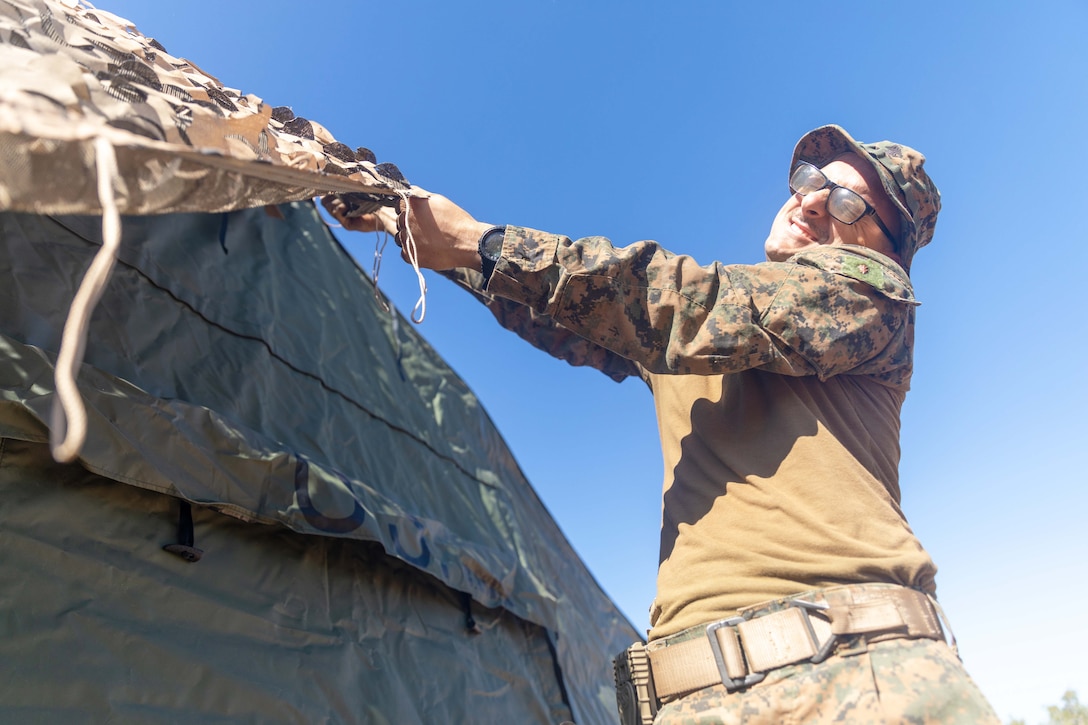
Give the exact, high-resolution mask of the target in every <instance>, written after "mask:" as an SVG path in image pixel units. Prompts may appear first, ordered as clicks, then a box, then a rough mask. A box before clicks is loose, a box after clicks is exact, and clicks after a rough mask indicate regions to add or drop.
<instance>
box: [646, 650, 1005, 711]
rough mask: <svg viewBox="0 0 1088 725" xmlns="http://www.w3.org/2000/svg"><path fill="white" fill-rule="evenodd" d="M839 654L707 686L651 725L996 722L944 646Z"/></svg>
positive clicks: (671, 705) (673, 704)
mask: <svg viewBox="0 0 1088 725" xmlns="http://www.w3.org/2000/svg"><path fill="white" fill-rule="evenodd" d="M839 652H840V653H839V654H835V655H833V656H831V657H829V658H828V659H827V660H825V661H824V662H822V663H820V664H818V665H813V664H810V663H807V662H806V663H802V664H797V665H791V666H788V667H783V668H780V669H778V670H774V671H773V672H770V673H768V675H767V678H766V679H765V680H764V681H763V682H761V683H759V684H757V685H754V686H752V687H750V688H748V689H747V690H741V691H738V692H735V693H732V694H730V693H728V692H726V690H725V687H724V686H723V685H716V686H714V687H708V688H705V689H703V690H699V691H698V692H695V693H692V694H691V695H688V696H687V697H684V698H681V699H679V700H676V701H674V702H670V703H668V704H667V705H665V706H664V707H662V708H661V710H660V711H659V712H658V714H657V717H656V718H655V719H654V725H733V724H738V725H739V724H740V723H744V724H745V725H781V724H782V723H806V724H809V723H815V724H819V723H851V724H852V725H878V724H879V725H893V724H896V725H898V724H899V723H914V724H915V725H989V724H990V723H993V724H995V725H997V724H999V723H1000V722H1001V721H1000V719H998V717H997V715H996V713H995V712H994V711H993V708H992V707H991V706H990V704H989V703H988V702H987V701H986V698H985V697H984V696H983V695H982V693H981V691H979V689H978V686H977V685H976V684H975V683H974V681H973V680H972V679H971V677H970V676H969V675H968V674H967V672H966V670H964V668H963V665H962V664H961V663H960V661H959V660H958V659H957V658H956V656H955V655H954V654H953V653H952V650H951V649H950V648H949V647H948V645H947V644H945V643H944V642H935V641H933V640H924V639H923V640H907V639H896V640H889V641H887V642H879V643H876V644H869V645H866V644H865V643H864V641H863V639H862V638H860V637H857V638H854V639H853V640H851V641H848V642H847V643H846V644H845V645H843V646H841V647H840V650H839Z"/></svg>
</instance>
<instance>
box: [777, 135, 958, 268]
mask: <svg viewBox="0 0 1088 725" xmlns="http://www.w3.org/2000/svg"><path fill="white" fill-rule="evenodd" d="M846 152H852V153H855V154H857V155H858V156H860V157H861V158H863V159H865V161H867V162H869V164H871V165H872V167H873V168H874V169H876V172H877V173H878V174H879V175H880V180H881V182H883V184H884V190H885V192H886V193H887V195H888V198H890V199H891V200H892V203H893V204H895V206H896V208H898V209H899V215H900V217H901V219H902V232H901V233H900V239H899V240H897V244H896V247H897V252H898V253H899V256H900V258H901V259H902V260H903V265H904V266H905V267H906V268H907V269H908V270H909V269H910V264H911V261H912V260H913V259H914V254H915V252H917V251H918V250H919V249H921V248H922V247H924V246H926V245H927V244H929V243H930V241H932V239H933V230H934V227H935V226H936V224H937V213H938V212H940V210H941V192H940V191H939V190H938V189H937V185H936V184H934V183H933V180H932V179H930V178H929V175H928V174H927V173H926V172H925V170H924V169H923V168H922V166H923V165H924V164H925V162H926V157H925V156H923V155H922V154H921V153H919V152H918V151H915V150H914V149H912V148H910V147H909V146H903V145H902V144H897V143H893V142H891V141H878V142H876V143H859V142H858V141H855V140H854V139H853V138H852V137H851V136H850V134H848V133H847V132H846V131H845V130H844V129H843V128H841V127H839V126H835V125H828V126H821V127H820V128H817V129H815V130H813V131H810V132H808V133H807V134H805V135H804V136H803V137H802V138H801V140H800V141H798V142H797V147H796V148H795V149H794V151H793V160H792V161H791V162H790V172H791V173H792V171H793V168H794V166H796V165H797V162H798V161H807V162H809V163H811V164H814V165H816V166H823V165H824V164H827V163H829V162H830V161H832V160H833V159H834V158H835V157H836V156H839V155H840V154H843V153H846Z"/></svg>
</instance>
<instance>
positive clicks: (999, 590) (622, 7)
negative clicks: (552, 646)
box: [98, 0, 1088, 723]
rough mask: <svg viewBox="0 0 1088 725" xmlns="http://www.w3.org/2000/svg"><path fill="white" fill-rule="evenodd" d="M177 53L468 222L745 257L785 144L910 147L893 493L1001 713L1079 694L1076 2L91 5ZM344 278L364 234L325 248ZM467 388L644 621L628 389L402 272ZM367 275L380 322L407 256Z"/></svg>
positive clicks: (1080, 335) (1085, 69)
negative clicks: (919, 179)
mask: <svg viewBox="0 0 1088 725" xmlns="http://www.w3.org/2000/svg"><path fill="white" fill-rule="evenodd" d="M98 5H99V7H101V8H102V9H105V10H110V11H112V12H114V13H116V14H118V15H121V16H123V17H126V18H128V19H130V20H132V21H133V22H135V23H136V25H137V27H138V28H139V29H140V30H141V32H143V33H144V34H145V35H148V36H152V37H155V38H157V39H159V40H160V42H162V43H163V44H164V45H165V46H166V48H167V49H168V50H169V51H170V52H171V53H172V54H174V55H178V56H183V57H187V58H189V59H191V60H192V61H194V62H195V63H196V64H198V65H199V66H201V67H202V68H203V69H204V70H205V71H207V72H209V73H210V74H212V75H214V76H216V77H218V78H219V79H220V80H221V81H222V82H223V83H224V84H226V85H227V86H230V87H232V88H236V89H239V90H242V91H243V92H247V93H253V94H256V95H258V96H260V97H261V98H263V99H264V100H265V101H267V102H269V103H271V104H273V105H289V106H292V107H293V108H294V110H295V112H296V113H297V114H299V115H303V116H306V117H308V118H311V119H313V120H316V121H318V122H320V123H322V124H323V125H325V126H326V127H327V128H329V129H330V130H331V131H332V133H333V134H334V135H335V136H336V137H337V138H338V139H339V140H340V141H343V142H345V143H347V144H348V145H350V146H353V147H354V146H367V147H368V148H371V149H373V150H374V151H375V153H376V154H377V156H378V159H379V161H391V162H393V163H396V164H397V165H398V166H399V167H400V169H401V170H402V171H403V172H404V174H405V175H406V176H407V177H408V179H409V180H410V181H412V182H413V183H415V184H418V185H420V186H422V187H424V188H426V189H429V190H431V191H436V192H441V193H444V194H446V195H447V196H450V197H451V198H453V199H455V200H456V201H458V202H459V203H461V204H462V205H463V206H465V207H466V208H467V209H469V210H470V211H472V212H473V213H474V214H475V215H476V216H477V217H478V218H480V219H482V220H485V221H493V222H496V223H502V222H510V223H516V224H520V225H524V226H532V227H536V228H540V229H546V230H548V231H553V232H561V233H564V234H567V235H570V236H575V237H576V236H584V235H588V234H603V235H605V236H608V237H610V238H611V239H613V240H614V241H615V242H616V243H617V244H626V243H629V242H633V241H636V240H639V239H646V238H650V239H657V240H659V241H661V242H662V243H663V244H664V245H665V246H666V247H667V248H669V249H671V250H672V251H675V252H678V253H687V254H691V255H693V256H694V257H695V258H696V259H698V260H700V261H702V262H704V263H706V262H710V261H712V260H715V259H718V260H722V261H726V262H758V261H761V259H762V242H763V239H764V237H765V236H766V232H767V229H768V227H769V224H770V221H771V217H772V215H773V214H774V212H775V211H776V210H777V209H778V208H779V206H780V205H781V203H782V202H783V200H784V198H785V195H786V193H787V186H786V175H787V166H788V162H789V158H790V153H791V151H792V148H793V144H794V143H795V142H796V140H797V139H798V138H799V137H800V136H801V135H802V134H803V133H804V132H805V131H807V130H809V129H810V128H813V127H815V126H818V125H822V124H824V123H830V122H834V123H839V124H841V125H843V126H845V127H846V128H847V129H848V130H849V131H851V133H853V135H854V136H855V137H857V138H859V139H862V140H880V139H885V138H889V139H893V140H897V141H900V142H903V143H906V144H908V145H911V146H914V147H915V148H918V149H920V150H922V151H923V152H924V153H925V154H926V155H927V156H928V157H929V162H928V164H927V169H928V170H929V171H930V173H931V175H932V176H933V178H934V179H935V180H936V182H937V183H938V185H939V186H940V187H941V190H942V192H943V196H944V211H943V212H942V214H941V217H940V220H939V223H938V225H937V234H936V238H935V241H934V243H933V245H931V246H930V247H928V248H926V249H924V250H922V252H921V253H920V254H919V255H918V257H917V258H916V262H915V265H914V274H913V279H914V282H915V289H916V293H917V295H918V297H919V298H920V299H921V300H922V302H923V306H922V307H921V308H920V310H919V315H918V334H917V347H916V357H915V370H916V372H915V377H914V389H913V391H912V392H911V394H910V395H909V396H908V398H907V404H906V407H905V410H904V416H903V436H902V437H903V461H902V488H903V505H904V508H905V510H906V513H907V516H908V517H909V519H910V521H911V523H912V525H913V527H914V529H915V531H916V533H917V534H918V535H919V537H920V538H921V539H922V541H923V543H924V544H925V545H926V547H927V548H928V549H929V551H930V552H931V553H932V555H933V556H934V558H935V559H936V561H937V563H938V565H939V566H940V573H939V575H938V587H939V596H940V599H941V601H942V603H943V604H944V607H945V609H946V611H947V613H948V615H949V616H950V617H951V619H952V623H953V627H954V630H955V633H956V635H957V637H958V639H959V642H960V645H961V649H962V654H963V657H964V661H965V662H966V664H967V667H968V669H969V670H970V672H971V673H972V675H973V676H974V677H975V679H976V680H977V682H978V683H979V685H980V686H981V687H982V689H983V691H984V692H985V693H986V695H987V696H988V697H989V698H990V700H991V701H992V702H993V704H994V706H995V707H996V709H997V710H998V713H999V715H1000V716H1001V717H1002V719H1004V720H1007V719H1009V718H1011V717H1023V718H1026V719H1027V720H1028V722H1029V723H1036V722H1040V721H1044V720H1045V719H1046V713H1045V708H1044V706H1045V705H1048V704H1055V703H1057V702H1058V701H1059V699H1060V697H1061V695H1062V693H1063V691H1064V690H1065V689H1066V688H1075V689H1077V690H1078V691H1079V693H1080V695H1081V697H1082V699H1088V664H1086V662H1088V658H1086V657H1085V656H1084V652H1085V651H1088V616H1086V615H1088V535H1086V534H1085V528H1086V527H1088V523H1086V518H1085V516H1086V512H1088V472H1086V470H1085V455H1084V451H1085V448H1086V447H1088V440H1086V438H1088V425H1086V424H1085V419H1084V412H1085V409H1086V408H1088V384H1086V383H1085V380H1084V377H1085V371H1086V364H1088V342H1086V337H1088V323H1086V318H1088V303H1086V301H1085V300H1086V296H1085V289H1086V278H1088V264H1086V263H1088V252H1086V248H1088V223H1086V219H1085V217H1086V216H1088V204H1086V202H1085V191H1084V189H1085V184H1084V181H1085V178H1086V174H1085V171H1084V169H1085V168H1086V167H1085V164H1086V160H1085V153H1084V147H1085V140H1086V134H1088V51H1086V50H1085V41H1084V37H1085V35H1086V31H1088V4H1086V3H1085V2H1084V0H1038V1H1036V2H1032V3H1018V2H1011V1H1004V0H998V1H997V2H995V1H994V0H990V1H988V2H975V1H973V0H972V1H965V2H948V1H947V0H926V1H923V2H917V3H880V2H849V1H845V2H835V3H798V2H765V3H753V2H744V3H740V2H737V3H733V2H725V1H724V0H723V1H720V2H710V1H707V2H693V1H690V0H673V2H670V3H662V2H655V3H648V2H642V1H641V0H622V1H621V0H607V1H605V0H532V1H531V2H529V1H516V0H514V1H512V0H484V1H473V0H466V1H465V2H451V1H450V0H417V1H416V2H410V3H409V2H405V3H389V2H381V3H379V2H371V1H370V0H354V1H351V0H326V1H325V2H321V3H313V4H305V3H299V2H294V1H292V2H287V1H286V0H266V1H265V2H243V1H241V0H226V1H224V0H214V1H213V0H186V1H185V2H160V1H158V0H156V1H154V2H152V1H150V0H112V1H110V2H105V0H104V1H103V2H100V3H98ZM340 236H341V238H342V240H343V241H344V242H345V244H347V245H348V246H349V248H350V249H351V250H352V251H353V252H354V253H356V254H357V256H358V257H359V259H360V260H361V261H362V262H363V264H364V266H365V267H367V268H369V263H370V261H369V260H370V258H371V256H372V250H373V246H374V242H375V239H374V235H360V234H346V233H341V234H340ZM428 279H429V281H430V289H431V291H430V295H429V297H428V315H427V319H426V321H425V322H424V323H423V325H422V327H421V331H422V333H423V334H424V335H425V336H426V337H427V339H428V340H429V341H430V342H431V343H432V344H433V345H434V347H435V348H436V349H437V350H438V351H439V352H440V353H441V354H442V355H443V356H444V357H445V358H446V359H447V360H448V361H449V363H450V364H451V365H452V366H453V367H454V369H455V370H457V372H458V373H459V374H460V375H461V376H462V377H464V378H465V380H466V381H467V382H468V383H469V385H470V386H471V387H472V388H473V389H474V390H475V392H476V393H477V394H478V395H479V397H480V398H481V399H482V401H483V402H484V405H485V406H486V407H487V409H488V411H489V412H490V414H491V416H492V417H493V418H494V420H495V421H496V423H497V424H498V426H499V428H500V430H501V431H502V432H503V434H504V436H505V438H506V440H507V442H508V443H509V444H510V446H511V448H512V450H513V451H514V453H515V455H516V456H517V459H518V461H519V462H520V464H521V466H522V468H523V469H524V471H525V473H526V475H527V476H528V477H529V479H530V480H531V481H532V482H533V483H534V485H535V486H536V488H537V490H538V492H539V494H540V496H541V498H542V499H543V500H544V502H545V504H546V505H547V506H548V508H549V509H550V511H551V512H552V514H553V515H554V516H555V518H556V520H557V521H558V523H559V525H560V526H561V527H562V528H563V530H564V531H565V532H566V534H567V535H568V537H569V538H570V540H571V542H572V543H573V545H574V546H575V548H576V549H577V550H578V551H579V552H580V554H581V555H582V557H583V558H584V560H585V561H586V563H587V564H588V566H589V567H590V569H591V570H592V572H593V573H594V575H595V576H596V577H597V579H598V581H599V582H600V583H601V585H602V586H603V587H604V589H605V590H606V591H607V592H608V593H609V594H610V595H611V596H612V598H613V599H614V600H615V601H616V603H617V604H618V605H619V606H620V608H621V609H622V610H623V611H624V612H625V613H626V614H627V615H628V617H629V618H630V619H631V621H632V622H633V623H634V624H635V626H636V627H638V628H640V629H645V628H646V627H647V626H648V621H647V614H646V612H647V607H648V605H649V603H650V600H651V599H652V597H653V593H654V586H653V582H654V575H655V570H656V564H657V551H656V546H657V541H658V535H657V531H658V524H659V515H660V508H659V507H660V501H659V497H660V481H661V476H662V470H661V468H662V464H661V459H660V455H659V452H658V447H657V434H656V426H655V423H654V419H653V410H652V403H651V400H650V397H649V394H648V393H647V391H646V389H645V387H644V386H643V385H642V384H641V383H640V382H638V381H629V382H627V383H624V384H622V385H617V384H615V383H613V382H611V381H610V380H608V379H607V378H605V377H604V376H603V375H600V374H599V373H595V372H593V371H589V370H583V369H573V368H569V367H567V366H565V365H564V364H562V363H559V362H556V361H553V360H551V359H550V358H548V357H547V356H545V355H543V354H541V353H538V352H536V351H535V350H533V349H531V348H529V346H528V345H526V344H524V343H522V342H520V341H519V340H518V339H517V338H515V337H514V336H513V335H510V334H508V333H505V332H503V331H501V330H500V329H499V328H498V327H497V326H496V325H495V324H494V323H493V321H492V320H491V317H490V315H489V314H487V313H486V312H485V311H484V310H483V309H482V308H480V307H478V306H477V305H476V303H474V302H473V301H471V300H470V299H469V298H468V296H467V295H465V294H463V293H461V292H458V291H456V290H454V289H452V288H451V286H450V285H448V284H446V283H445V282H444V280H442V279H441V278H439V277H437V276H436V275H430V276H429V277H428ZM381 283H382V286H383V288H384V289H385V291H386V292H387V293H388V294H389V295H391V297H392V298H393V300H394V301H395V302H396V304H397V306H398V307H399V308H400V309H401V310H404V311H405V312H407V311H408V310H410V309H411V307H412V305H413V304H414V302H415V296H416V290H415V286H414V285H415V279H414V276H413V275H412V273H411V270H410V269H409V268H407V267H405V266H403V265H401V264H400V263H399V261H398V260H397V259H396V256H395V255H393V254H390V255H388V257H387V260H386V264H385V266H384V268H383V271H382V276H381Z"/></svg>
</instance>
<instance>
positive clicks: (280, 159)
mask: <svg viewBox="0 0 1088 725" xmlns="http://www.w3.org/2000/svg"><path fill="white" fill-rule="evenodd" d="M97 137H104V138H105V139H107V140H108V141H109V142H110V143H111V145H112V146H113V148H114V152H115V153H116V155H117V159H118V166H119V171H120V174H119V175H120V177H121V178H119V179H115V180H114V182H113V186H114V187H115V193H116V194H117V196H118V205H119V206H120V211H121V212H122V213H128V214H149V213H164V212H179V211H202V212H219V211H230V210H236V209H241V208H247V207H255V206H264V205H269V204H280V203H285V202H289V201H301V200H303V199H309V198H313V197H314V196H318V195H321V194H324V193H326V192H329V191H339V192H345V193H346V200H347V201H348V202H349V206H350V207H351V208H352V209H353V210H355V209H356V207H358V206H359V205H361V204H369V205H370V207H371V208H377V205H379V204H382V203H386V204H393V203H395V202H396V201H397V200H398V199H399V197H398V196H397V195H396V193H395V191H396V190H400V189H407V188H408V185H407V183H406V182H405V180H404V179H403V177H402V176H401V174H400V172H399V171H398V170H397V169H396V167H395V166H393V165H392V164H377V163H375V162H376V159H375V156H374V154H373V153H372V152H371V151H369V150H368V149H365V148H361V147H360V148H356V149H354V150H353V149H352V148H350V147H348V146H347V145H345V144H343V143H341V142H339V141H337V140H336V139H335V138H334V137H333V136H332V134H331V133H330V132H329V131H328V130H327V129H326V128H324V127H323V126H321V124H319V123H317V122H315V121H312V120H309V119H306V118H302V117H300V116H296V115H295V114H294V112H293V111H292V110H291V109H290V108H288V107H286V106H278V107H275V108H274V107H272V106H271V105H269V104H267V103H265V102H264V101H263V100H261V98H259V97H257V96H255V95H252V94H248V93H242V92H241V91H240V90H237V89H234V88H230V87H228V86H225V85H223V84H222V83H221V82H219V80H217V79H216V78H215V77H214V76H212V75H211V74H209V73H206V72H205V71H203V70H202V69H201V68H199V67H197V66H196V64H194V63H192V62H191V61H188V60H186V59H184V58H178V57H175V56H173V55H170V54H169V53H168V52H167V51H166V49H165V48H164V47H163V46H162V44H161V43H159V42H158V41H156V40H154V39H153V38H149V37H145V36H143V35H142V34H140V33H139V32H138V31H137V30H136V28H135V27H134V26H133V24H132V23H131V22H129V21H128V20H125V19H124V18H120V17H118V16H116V15H113V14H112V13H109V12H107V11H105V10H99V9H97V8H93V7H91V6H90V5H89V4H87V3H85V2H81V1H80V0H3V1H2V2H0V209H11V210H16V211H28V212H34V213H40V214H41V213H49V214H63V213H87V214H95V213H101V206H100V200H99V198H98V192H97V188H96V163H95V151H94V148H93V145H92V144H93V141H94V139H95V138H97ZM356 213H357V212H356Z"/></svg>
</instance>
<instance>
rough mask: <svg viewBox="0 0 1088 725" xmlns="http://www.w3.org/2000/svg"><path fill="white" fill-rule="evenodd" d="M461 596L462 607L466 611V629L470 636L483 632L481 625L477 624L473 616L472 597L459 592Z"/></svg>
mask: <svg viewBox="0 0 1088 725" xmlns="http://www.w3.org/2000/svg"><path fill="white" fill-rule="evenodd" d="M459 594H460V595H461V607H462V608H463V609H464V610H465V629H467V630H468V633H469V634H480V633H481V632H483V630H482V629H480V625H478V624H476V618H475V617H473V616H472V597H471V596H469V594H468V593H467V592H459Z"/></svg>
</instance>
